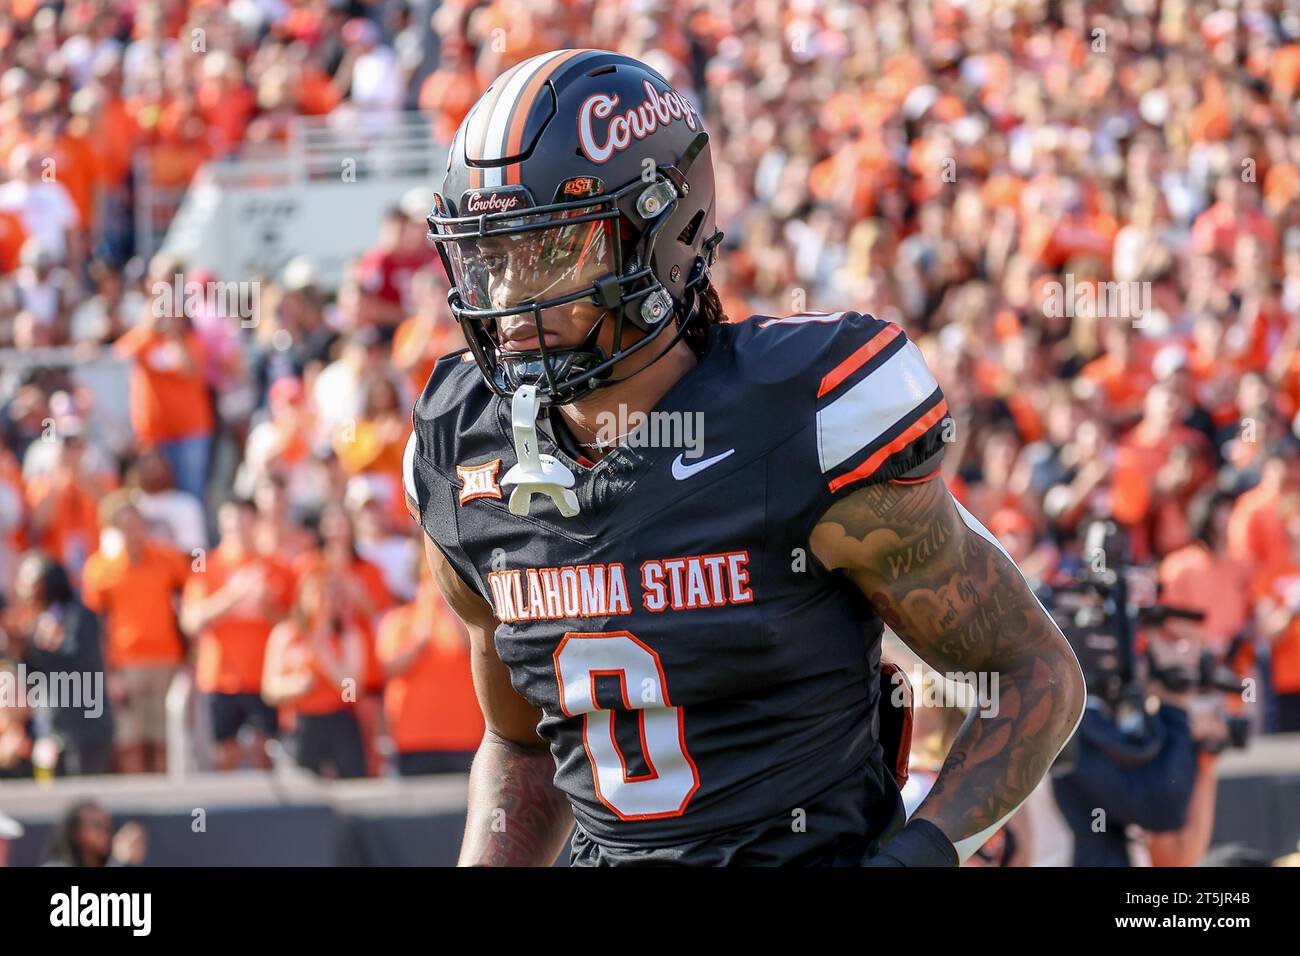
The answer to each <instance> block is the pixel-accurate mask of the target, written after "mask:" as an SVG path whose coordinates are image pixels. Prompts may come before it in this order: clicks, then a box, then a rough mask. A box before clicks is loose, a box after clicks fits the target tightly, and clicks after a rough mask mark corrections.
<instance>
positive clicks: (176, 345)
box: [114, 279, 215, 501]
mask: <svg viewBox="0 0 1300 956" xmlns="http://www.w3.org/2000/svg"><path fill="white" fill-rule="evenodd" d="M169 281H170V279H166V280H160V281H159V282H156V283H154V292H155V300H154V302H152V303H151V307H150V311H149V313H148V317H147V318H145V319H143V320H142V321H141V322H140V324H139V325H137V326H135V327H134V328H132V329H131V330H130V331H129V332H127V333H126V334H125V335H123V336H122V337H121V338H120V339H118V340H117V343H116V344H115V346H114V348H115V349H116V350H117V353H118V354H119V355H121V356H123V357H125V358H130V359H132V360H133V361H134V363H135V364H134V366H133V368H132V369H131V384H130V389H131V399H130V403H131V427H132V429H134V431H135V435H136V439H137V440H138V442H139V444H140V446H141V447H142V448H157V449H158V450H159V451H161V452H162V453H163V455H165V456H166V458H167V462H168V464H170V465H171V467H172V475H173V477H174V478H175V481H176V487H177V488H179V489H180V490H181V491H188V492H189V493H190V494H192V495H194V496H195V497H197V498H198V499H199V501H203V500H205V496H204V493H205V490H206V488H207V481H208V456H209V453H210V451H211V447H212V433H213V428H214V426H215V417H214V415H213V411H212V401H211V398H210V397H209V394H208V388H207V385H206V384H205V382H204V379H203V346H202V343H201V342H200V341H199V337H198V335H197V334H196V333H195V332H194V330H193V329H191V328H190V325H189V320H188V319H186V318H185V317H184V315H183V314H182V315H175V314H172V313H173V312H174V311H175V310H174V308H173V305H174V303H171V298H170V296H171V290H170V288H168V282H169ZM162 296H167V297H168V298H167V302H166V303H164V302H162Z"/></svg>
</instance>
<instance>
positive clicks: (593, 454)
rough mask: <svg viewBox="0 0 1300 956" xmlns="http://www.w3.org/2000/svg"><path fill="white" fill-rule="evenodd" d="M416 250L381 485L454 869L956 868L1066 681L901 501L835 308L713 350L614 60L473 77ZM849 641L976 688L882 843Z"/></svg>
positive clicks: (1064, 696)
mask: <svg viewBox="0 0 1300 956" xmlns="http://www.w3.org/2000/svg"><path fill="white" fill-rule="evenodd" d="M429 228H430V238H431V239H432V240H433V242H434V243H435V244H436V246H437V248H438V251H439V253H440V254H441V258H442V261H443V264H444V266H445V268H446V270H447V273H448V275H449V277H450V280H451V282H452V284H453V289H452V291H451V293H450V296H449V300H450V304H451V308H452V310H453V312H454V314H455V316H456V318H457V319H458V320H459V322H460V325H461V327H462V329H463V330H464V334H465V339H466V342H467V344H468V350H467V351H465V352H461V353H457V354H455V355H451V356H448V357H446V358H444V359H443V360H442V361H440V362H439V363H438V365H437V367H436V369H435V370H434V372H433V374H432V376H431V377H430V379H429V382H428V384H427V386H426V388H425V390H424V393H423V394H422V395H421V396H420V398H419V400H418V402H417V403H416V406H415V412H414V422H415V433H414V435H413V436H412V439H411V441H410V444H409V445H408V447H407V450H406V481H405V487H406V496H407V503H408V506H409V507H410V509H411V511H412V513H413V514H414V515H415V517H416V518H417V519H418V521H419V522H420V524H421V525H422V527H423V529H424V531H425V533H426V536H427V541H426V551H427V554H428V559H429V561H430V563H431V565H432V569H433V573H434V574H435V576H436V579H437V582H438V584H439V585H440V587H441V588H442V591H443V593H444V594H445V595H446V597H447V600H448V602H449V603H450V605H451V606H452V607H453V608H454V609H455V611H456V612H457V613H458V614H459V615H460V617H461V618H462V620H463V621H464V622H465V625H466V627H467V628H468V629H469V632H470V635H471V638H472V644H473V673H474V683H475V686H476V689H477V692H478V696H479V700H480V702H481V704H482V707H483V713H484V715H485V717H486V723H487V733H486V735H485V736H484V739H483V742H482V745H481V746H480V748H479V750H478V754H477V757H476V759H475V761H474V765H473V770H472V772H471V775H470V792H469V814H468V819H467V823H466V830H465V837H464V842H463V845H462V849H461V863H462V864H464V865H523V864H537V865H547V864H550V863H552V862H553V861H554V860H555V858H556V857H557V855H558V854H559V853H560V851H561V850H562V849H563V847H564V845H565V842H566V841H567V840H568V839H569V838H570V833H571V832H572V853H571V862H572V863H573V864H575V865H583V866H598V865H599V866H608V865H625V864H662V863H679V864H694V865H714V864H718V865H720V864H799V865H805V864H839V865H858V864H860V863H864V862H865V863H868V864H871V865H882V864H883V865H956V864H957V863H958V862H959V860H961V859H964V858H965V857H967V856H969V855H971V854H972V853H974V851H975V850H976V849H977V848H979V847H980V846H981V845H982V844H983V843H984V842H985V840H986V839H988V837H989V835H990V834H991V833H992V832H994V831H995V830H996V829H997V828H998V827H999V826H1000V825H1001V824H1002V823H1003V821H1004V820H1005V819H1006V818H1007V817H1008V816H1009V815H1010V814H1011V813H1012V812H1013V811H1014V810H1015V809H1016V807H1017V806H1019V804H1020V803H1021V801H1023V800H1024V799H1025V797H1026V796H1027V795H1028V794H1029V792H1030V791H1031V790H1032V789H1033V788H1034V785H1035V784H1036V783H1037V782H1038V780H1039V779H1040V778H1041V777H1042V776H1043V774H1044V773H1045V772H1046V771H1047V769H1048V767H1049V766H1050V765H1051V763H1052V761H1053V759H1054V758H1055V757H1056V755H1057V753H1058V752H1059V750H1060V749H1061V747H1062V746H1063V745H1064V744H1065V742H1066V740H1067V739H1068V738H1069V736H1070V734H1071V733H1072V732H1073V730H1074V728H1075V726H1076V725H1077V723H1078V720H1079V717H1080V715H1081V713H1082V707H1083V699H1084V686H1083V679H1082V675H1081V673H1080V671H1079V667H1078V664H1077V662H1076V661H1075V659H1074V656H1073V654H1072V653H1071V651H1070V649H1069V647H1068V645H1067V644H1066V643H1065V640H1064V639H1063V638H1062V636H1061V634H1060V632H1059V631H1058V630H1057V629H1056V627H1055V626H1054V624H1053V623H1052V621H1051V619H1050V618H1049V617H1048V615H1047V614H1046V613H1045V612H1044V611H1043V609H1042V607H1041V606H1040V605H1039V604H1038V602H1037V601H1036V600H1035V599H1034V597H1033V595H1032V594H1031V592H1030V590H1029V588H1028V587H1027V586H1026V585H1025V583H1024V580H1023V579H1022V578H1021V576H1020V574H1019V572H1018V571H1017V570H1016V567H1015V565H1014V564H1013V563H1012V562H1011V560H1010V558H1009V557H1007V555H1006V553H1005V552H1004V551H1003V550H1002V549H1001V548H1000V547H999V545H998V544H997V542H996V541H995V540H994V539H993V537H992V536H991V535H990V534H989V533H988V532H987V531H986V530H985V529H984V528H983V527H982V526H980V525H979V523H978V522H977V521H976V520H975V519H974V518H972V517H971V515H970V514H968V513H967V512H966V511H965V510H964V509H963V508H962V507H961V505H960V504H958V503H957V502H956V501H954V500H953V498H952V497H951V496H950V495H949V493H948V490H947V488H946V487H945V485H944V483H943V481H942V480H941V479H940V478H938V477H937V470H938V466H939V462H940V458H941V456H942V454H943V450H944V439H945V437H948V438H950V437H951V435H950V421H951V420H950V418H949V415H948V408H947V405H946V403H945V401H944V397H943V394H942V393H941V391H940V389H939V387H938V385H937V384H936V382H935V380H934V378H933V377H932V375H931V374H930V372H929V370H928V369H927V368H926V364H925V361H924V360H923V359H922V357H921V353H920V351H919V350H918V349H917V347H916V346H915V345H914V344H913V343H911V342H909V341H908V339H907V336H906V335H905V334H904V333H903V331H902V330H901V329H900V328H899V327H898V326H896V325H893V324H890V323H887V322H882V321H880V320H878V319H876V318H873V317H872V316H871V315H868V314H866V313H864V312H853V311H845V312H833V313H817V314H803V315H793V316H787V317H782V318H777V317H767V316H751V317H749V318H748V319H746V320H745V321H743V322H737V323H729V322H727V321H726V319H725V318H724V316H723V314H722V309H721V307H720V304H719V300H718V296H717V294H716V293H715V291H714V290H713V289H712V288H711V286H710V284H709V268H710V266H711V264H712V263H713V262H714V260H715V258H716V256H717V254H718V245H719V243H720V241H721V238H722V234H721V233H720V232H719V231H718V230H717V229H716V228H715V224H714V178H713V169H712V163H711V159H710V153H709V137H708V134H707V133H706V132H705V130H704V127H703V124H702V122H701V118H700V115H699V113H698V112H697V111H696V109H695V108H694V106H693V105H692V103H691V101H690V100H689V99H688V98H687V97H686V96H684V95H682V94H681V93H678V92H677V91H675V90H673V89H672V88H671V87H670V86H669V85H668V83H667V82H666V81H665V80H664V79H663V77H662V76H660V75H659V74H658V73H656V72H655V71H653V70H651V69H649V68H648V67H646V66H645V65H644V64H642V63H639V62H638V61H636V60H633V59H631V58H629V57H626V56H621V55H618V54H615V53H609V52H604V51H599V50H561V51H557V52H553V53H547V54H544V55H541V56H538V57H535V58H533V59H530V60H528V61H526V62H524V63H522V64H520V65H518V66H516V67H514V68H513V69H511V70H510V71H508V72H507V73H505V74H504V75H502V76H501V77H500V78H499V79H498V80H497V81H496V82H495V83H493V84H492V86H491V87H490V88H489V89H488V91H487V92H486V93H485V94H484V95H483V97H482V98H481V99H480V100H479V101H478V103H477V104H476V105H475V107H474V108H473V110H472V111H471V112H470V113H469V115H468V116H467V117H466V119H465V122H464V124H463V125H462V126H461V128H460V130H459V131H458V132H457V134H456V137H455V139H454V141H453V142H452V144H451V152H450V158H449V161H448V167H447V173H446V177H445V179H444V181H443V184H442V186H441V188H440V190H439V191H438V193H437V194H436V197H435V204H434V209H433V213H432V215H430V217H429ZM882 622H883V623H887V624H888V625H889V626H890V627H891V628H892V629H893V630H894V631H896V632H897V633H898V634H899V635H900V637H902V639H903V640H905V641H906V642H907V643H908V644H909V645H911V647H913V648H914V649H915V650H916V652H917V653H918V654H919V655H920V656H921V657H922V658H923V659H924V660H926V661H927V662H929V663H930V664H931V665H933V666H934V667H936V668H938V669H939V670H940V671H944V672H959V673H975V674H979V673H985V674H987V673H992V672H996V674H997V675H998V678H999V688H1000V695H999V699H998V701H997V702H996V706H995V707H992V708H986V709H985V710H984V713H983V715H981V714H980V712H976V713H975V714H974V715H973V716H972V718H971V719H970V720H968V721H967V723H966V724H965V725H964V726H963V728H962V730H961V732H960V733H959V734H958V735H957V738H956V740H955V742H954V744H953V747H952V750H951V752H950V753H949V754H948V757H947V762H946V763H945V765H944V767H943V769H942V772H941V773H940V774H939V776H938V778H937V780H936V781H935V783H934V786H933V788H932V790H931V791H930V794H929V796H928V797H927V798H926V800H925V801H924V803H923V804H922V805H921V806H920V808H919V809H918V810H917V812H916V814H915V815H914V816H913V818H912V820H911V821H910V822H906V825H904V824H905V820H904V813H903V809H902V802H901V800H900V797H899V790H898V786H897V782H896V779H895V776H894V771H895V769H896V768H895V767H894V766H893V761H894V760H895V759H901V760H902V761H903V762H904V764H905V761H906V753H903V754H902V755H901V758H899V757H897V755H891V756H887V755H886V743H887V742H886V741H882V739H881V738H882V733H881V726H882V719H881V718H882V714H883V713H885V710H884V708H887V707H888V706H889V705H890V704H891V703H892V701H891V700H889V699H888V698H890V697H891V696H892V693H893V691H892V688H891V685H890V684H889V683H888V682H883V683H882V681H881V679H880V669H881V661H880V640H881V632H882ZM882 688H883V689H882ZM882 698H883V699H882ZM891 746H892V748H895V749H896V747H897V741H896V740H895V741H894V742H893V744H892V745H891ZM575 823H576V827H575Z"/></svg>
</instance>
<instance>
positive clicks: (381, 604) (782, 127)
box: [0, 0, 1300, 866]
mask: <svg viewBox="0 0 1300 956" xmlns="http://www.w3.org/2000/svg"><path fill="white" fill-rule="evenodd" d="M564 47H601V48H609V49H616V50H619V51H621V52H624V53H627V54H630V55H633V56H636V57H639V58H641V59H643V60H645V61H646V62H648V63H649V64H650V65H652V66H653V67H655V68H656V69H657V70H658V71H659V72H660V73H662V74H663V75H664V76H665V77H666V78H667V79H668V80H669V81H670V83H672V85H673V86H674V87H675V88H676V89H678V90H679V91H682V92H683V93H684V94H685V95H687V96H688V97H690V98H691V99H692V100H693V102H695V103H696V104H697V107H698V109H699V110H700V112H701V114H702V115H703V116H704V117H705V120H706V126H707V128H708V129H709V131H710V133H711V135H712V137H713V155H714V159H715V163H716V164H717V166H718V186H719V194H718V205H719V222H720V225H721V227H722V228H723V229H724V230H725V232H726V234H727V238H726V242H725V245H724V248H723V252H722V256H721V260H720V262H719V264H718V266H717V267H716V268H715V271H714V276H715V284H716V285H717V287H718V288H719V291H720V293H721V298H722V301H723V304H724V306H725V308H726V311H727V313H728V315H729V316H730V318H731V319H733V320H741V319H743V318H745V317H746V316H748V315H750V314H753V313H762V314H771V315H785V314H790V313H793V312H800V311H804V310H806V309H812V310H818V309H824V310H837V309H856V310H861V311H869V312H871V313H873V314H875V315H877V316H879V317H881V318H884V319H888V320H891V321H894V322H897V323H899V324H900V325H902V326H904V327H905V328H906V329H907V332H908V335H909V336H910V337H911V338H913V339H914V340H916V341H918V343H919V344H920V346H921V348H922V349H923V351H924V352H925V353H926V356H927V358H928V360H929V363H930V365H931V368H932V369H934V371H935V373H936V375H937V377H938V378H939V380H940V383H941V384H942V386H943V388H944V391H945V393H946V394H947V397H948V401H949V405H950V407H951V408H952V409H953V410H954V413H955V414H956V415H957V416H958V427H957V430H956V433H955V439H956V440H955V442H954V444H953V446H952V447H951V448H950V449H949V452H948V454H947V458H946V462H945V465H944V477H945V479H946V480H947V482H948V485H949V487H950V488H951V489H952V491H953V493H954V494H955V495H956V496H957V497H958V498H959V499H961V500H962V502H963V503H964V504H965V505H966V506H967V507H968V508H969V509H970V510H971V511H972V512H973V513H974V514H975V515H976V516H978V517H979V518H980V519H981V520H982V521H983V522H984V523H985V524H986V525H987V526H988V527H989V528H990V529H991V530H992V531H993V532H994V533H995V534H997V535H998V537H999V538H1000V539H1001V540H1002V541H1003V543H1004V544H1005V546H1006V547H1007V548H1008V550H1009V551H1010V552H1011V553H1012V554H1013V555H1014V556H1015V557H1016V558H1017V559H1018V561H1019V562H1020V565H1021V567H1022V569H1023V570H1024V572H1025V574H1026V576H1027V577H1028V578H1029V579H1030V580H1031V583H1033V584H1034V585H1035V587H1037V588H1038V589H1039V591H1040V594H1041V596H1042V598H1043V600H1044V602H1045V604H1047V605H1048V606H1049V607H1050V608H1051V609H1052V610H1053V612H1054V613H1055V614H1056V615H1057V616H1058V618H1059V620H1060V621H1061V623H1062V626H1063V628H1064V629H1065V630H1066V632H1067V635H1068V636H1069V637H1070V638H1071V640H1072V642H1073V643H1074V644H1075V647H1076V649H1077V650H1078V652H1079V656H1080V658H1081V660H1082V661H1083V663H1084V667H1085V670H1086V671H1087V672H1088V676H1089V683H1090V688H1091V689H1092V691H1093V693H1094V698H1093V700H1092V701H1091V702H1090V707H1089V711H1088V716H1087V717H1086V718H1085V722H1084V725H1083V727H1082V728H1081V732H1080V734H1079V736H1078V738H1077V740H1076V743H1075V745H1073V746H1072V747H1071V748H1070V749H1069V750H1067V752H1066V754H1065V755H1063V757H1062V759H1061V760H1060V761H1059V762H1058V766H1057V767H1056V768H1055V769H1054V772H1053V776H1052V778H1051V779H1049V780H1048V781H1045V782H1044V784H1043V785H1042V786H1040V788H1039V790H1038V791H1037V792H1036V793H1035V795H1034V797H1033V798H1032V799H1031V800H1030V802H1029V803H1028V804H1026V807H1025V808H1024V809H1023V810H1022V811H1021V812H1020V813H1019V814H1018V815H1017V816H1016V818H1015V819H1014V820H1013V822H1012V824H1011V825H1010V826H1009V827H1008V828H1007V829H1006V830H1005V831H1004V833H1003V834H1000V835H999V836H998V837H995V838H994V840H993V841H990V845H989V846H988V847H986V848H985V850H984V851H982V852H981V854H980V855H979V856H978V857H977V858H976V859H975V860H973V861H972V863H973V864H977V865H978V864H983V865H1031V864H1039V865H1042V864H1057V865H1070V864H1075V865H1115V866H1123V865H1150V864H1155V865H1198V864H1202V863H1210V864H1221V865H1268V864H1269V863H1271V862H1272V861H1274V860H1277V859H1279V858H1282V859H1284V860H1285V858H1286V856H1287V854H1292V855H1291V856H1290V858H1289V860H1287V862H1295V861H1296V859H1297V857H1296V856H1295V855H1294V853H1295V851H1296V845H1297V840H1300V349H1298V348H1297V345H1298V344H1300V106H1298V105H1297V104H1298V103H1300V95H1298V94H1300V10H1298V9H1297V8H1296V6H1295V4H1294V3H1292V2H1290V0H1116V2H1084V0H1075V2H1069V0H1063V2H1056V0H1039V2H1034V0H1026V2H1013V0H933V2H932V0H926V2H924V3H920V2H910V0H900V2H890V3H871V2H862V0H784V2H776V0H734V2H733V0H600V2H593V0H482V2H477V0H446V2H441V3H439V2H437V0H423V2H420V0H372V2H362V0H355V2H347V0H232V2H229V3H221V2H186V0H119V2H107V0H67V2H41V0H8V2H3V3H0V598H2V600H3V610H0V811H2V812H0V863H3V862H4V861H5V859H6V858H7V859H8V860H9V862H11V863H16V864H32V863H38V862H41V861H43V860H44V861H51V860H53V861H61V862H64V863H69V864H78V865H80V864H84V865H102V864H105V863H108V864H164V863H165V864H174V865H183V864H203V863H221V864H235V863H246V864H285V863H306V864H319V865H327V864H376V863H446V862H451V861H452V860H454V857H455V851H456V847H457V845H458V841H459V829H460V826H461V824H462V821H463V807H464V777H463V772H464V770H465V769H466V768H467V766H468V761H469V757H470V754H471V752H472V751H473V749H474V747H475V746H476V744H477V741H478V739H479V737H480V736H481V733H482V723H481V718H480V717H479V714H478V709H477V706H476V704H475V702H474V698H473V692H472V689H471V687H470V684H469V676H468V656H467V652H466V646H465V639H464V636H463V634H462V633H461V632H460V629H459V627H458V626H457V624H456V622H455V621H454V619H453V618H452V616H451V615H450V613H449V612H448V611H447V609H446V608H445V607H444V606H443V605H442V604H441V601H440V599H439V598H438V597H437V595H436V594H435V593H434V592H433V589H432V588H431V587H430V585H429V582H428V580H427V578H426V577H425V576H424V575H423V574H422V561H421V555H420V538H419V531H418V529H417V528H415V527H414V525H413V524H412V523H411V521H410V519H409V518H408V516H407V515H406V513H405V508H404V504H403V496H402V494H401V491H400V487H399V486H400V483H401V477H400V470H401V455H402V450H403V447H404V445H405V442H406V438H407V436H408V434H409V431H410V424H409V415H410V408H411V404H412V402H413V400H414V398H415V396H416V395H417V394H418V393H419V391H420V390H421V388H422V386H423V383H424V381H425V379H426V377H427V375H428V373H429V370H430V369H431V367H432V364H433V362H434V361H435V360H436V358H437V357H438V356H440V355H443V354H445V353H446V352H448V351H452V350H455V349H457V348H459V347H461V344H462V343H461V338H460V332H459V329H458V328H456V327H455V326H453V324H452V323H451V321H450V315H449V311H448V308H447V304H446V291H447V289H446V284H445V278H444V276H443V274H442V270H441V267H440V265H439V264H438V263H437V261H436V254H435V252H434V250H433V248H432V246H431V245H429V244H427V243H426V241H425V239H424V233H425V224H424V217H425V215H426V214H427V213H428V211H429V209H430V206H431V199H430V196H431V192H432V186H433V185H434V184H436V183H437V181H438V179H439V178H440V176H441V172H442V169H443V168H444V160H445V149H446V144H447V143H448V141H449V140H450V138H451V135H452V134H453V132H454V131H455V129H456V127H457V126H458V124H459V122H460V121H461V119H462V118H463V116H464V115H465V113H466V112H467V110H468V109H469V107H470V106H471V105H472V104H473V102H474V101H475V99H476V98H477V97H478V95H479V93H480V92H481V91H482V90H483V89H484V88H486V86H487V85H488V84H489V83H490V82H491V80H492V79H493V78H494V77H495V76H496V75H498V74H499V73H500V72H501V71H503V70H505V69H507V68H508V67H510V66H512V65H514V64H515V63H518V62H520V61H522V60H524V59H526V58H528V57H530V56H533V55H535V54H537V53H541V52H545V51H548V50H552V49H557V48H564ZM326 619H328V620H333V621H337V622H340V623H339V626H338V627H335V628H332V629H331V628H325V629H324V630H323V631H322V629H321V628H316V627H308V626H305V624H306V623H310V622H316V621H320V620H326ZM890 653H892V654H893V655H894V656H895V657H896V658H897V659H899V660H900V661H903V662H904V663H905V667H911V666H913V664H914V662H908V661H907V660H906V652H905V651H904V650H902V649H901V647H900V646H899V645H897V643H896V642H892V641H891V642H890ZM335 673H344V674H353V675H358V676H357V677H356V678H355V679H353V680H352V681H351V686H352V693H350V694H347V695H345V697H349V698H350V699H345V700H340V699H339V695H338V694H337V691H336V690H334V689H331V688H325V689H324V691H322V687H323V685H324V678H323V677H322V675H329V674H335ZM913 676H914V683H916V684H917V688H916V689H917V695H918V703H919V704H922V705H923V706H920V707H918V712H917V720H918V725H917V736H916V740H915V742H914V753H913V774H912V779H911V782H910V783H909V788H908V790H907V791H905V798H906V799H907V800H908V802H909V804H910V805H912V806H914V805H915V804H916V803H917V802H919V800H920V799H921V798H922V797H923V796H924V792H925V790H926V787H927V786H928V782H929V781H930V780H932V779H933V775H934V772H935V771H936V770H937V768H938V766H939V765H940V763H941V761H942V757H943V755H944V753H945V752H946V749H947V746H948V744H949V743H950V742H951V739H952V735H953V734H954V733H955V731H956V728H957V726H958V725H959V723H960V720H961V719H962V717H963V716H964V714H965V712H966V710H967V709H968V708H969V706H977V707H978V706H979V703H978V701H976V702H974V703H973V704H972V702H970V701H966V702H965V703H964V704H963V702H962V701H961V700H955V699H954V698H955V697H956V696H957V695H955V694H954V693H953V691H954V688H953V687H951V686H942V685H940V684H937V683H932V682H930V681H929V680H928V678H927V677H926V676H925V674H924V672H921V671H914V672H913ZM6 688H8V690H6ZM39 688H44V689H45V694H44V696H42V695H41V694H40V693H38V692H37V690H38V689H39ZM20 689H21V690H20ZM923 692H934V693H932V694H931V696H930V697H929V698H927V697H925V693H923Z"/></svg>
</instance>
